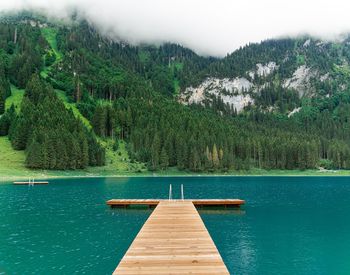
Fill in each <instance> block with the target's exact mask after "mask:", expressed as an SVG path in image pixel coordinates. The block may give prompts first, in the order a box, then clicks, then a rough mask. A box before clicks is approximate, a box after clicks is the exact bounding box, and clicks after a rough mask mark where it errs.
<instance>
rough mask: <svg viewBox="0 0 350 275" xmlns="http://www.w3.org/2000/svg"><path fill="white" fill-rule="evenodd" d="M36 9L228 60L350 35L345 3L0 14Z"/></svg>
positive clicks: (173, 4)
mask: <svg viewBox="0 0 350 275" xmlns="http://www.w3.org/2000/svg"><path fill="white" fill-rule="evenodd" d="M23 8H25V9H34V10H40V11H42V12H45V13H47V14H48V15H49V16H55V17H60V18H65V17H66V16H67V15H68V14H69V13H70V12H71V11H72V10H73V9H76V10H78V11H79V13H80V14H81V15H82V16H83V17H84V18H86V19H87V20H88V21H90V22H91V23H93V24H94V25H96V26H97V27H98V28H100V30H101V31H103V32H104V33H106V34H108V35H109V36H111V37H115V38H121V39H124V40H127V41H129V42H131V43H133V44H137V43H156V44H159V43H162V42H164V41H169V42H175V43H179V44H182V45H183V46H186V47H189V48H191V49H193V50H195V51H196V52H197V53H199V54H204V55H215V56H224V55H226V54H227V53H229V52H232V51H233V50H235V49H237V48H238V47H240V46H243V45H245V44H247V43H249V42H259V41H261V40H264V39H267V38H274V37H280V36H287V35H298V34H305V33H308V34H312V35H315V36H321V37H323V38H327V39H334V38H336V37H337V35H339V34H340V33H343V32H347V31H350V16H349V14H350V13H349V11H350V1H346V0H332V1H330V0H327V1H324V0H318V1H312V0H288V1H286V0H55V1H52V0H0V11H11V10H20V9H23Z"/></svg>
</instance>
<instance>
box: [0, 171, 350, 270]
mask: <svg viewBox="0 0 350 275" xmlns="http://www.w3.org/2000/svg"><path fill="white" fill-rule="evenodd" d="M169 183H172V185H173V190H174V198H179V197H180V184H181V183H183V184H184V188H185V196H186V197H187V198H241V199H245V200H246V202H247V204H246V205H245V206H244V207H242V208H241V210H239V211H237V210H203V211H200V215H201V217H202V219H203V220H204V223H205V225H206V227H207V228H208V231H209V233H210V234H211V236H212V238H213V239H214V242H215V244H216V245H217V247H218V249H219V251H220V253H221V255H222V257H223V260H224V261H225V263H226V265H227V267H228V268H229V270H230V272H231V274H252V275H253V274H254V275H264V274H266V275H274V274H308V275H310V274H327V275H329V274H336V275H342V274H346V275H348V274H350V178H348V177H185V178H182V177H174V178H157V177H149V178H99V179H64V180H63V179H62V180H50V184H49V185H43V186H34V187H28V186H14V185H12V184H10V183H8V184H1V185H0V274H111V272H112V271H113V270H114V269H115V267H116V266H117V265H118V262H119V261H120V259H121V258H122V256H123V255H124V253H125V252H126V250H127V248H128V247H129V245H130V244H131V242H132V240H133V239H134V237H135V236H136V234H137V232H138V231H139V230H140V228H141V226H142V225H143V223H144V222H145V220H146V219H147V218H148V216H149V215H150V213H151V211H150V210H147V209H127V210H125V209H113V210H112V209H109V208H108V207H107V206H106V205H105V201H106V200H108V199H111V198H167V195H168V188H169Z"/></svg>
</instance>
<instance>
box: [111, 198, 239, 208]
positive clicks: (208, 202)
mask: <svg viewBox="0 0 350 275" xmlns="http://www.w3.org/2000/svg"><path fill="white" fill-rule="evenodd" d="M161 201H168V200H159V199H112V200H109V201H107V202H106V203H107V205H110V206H129V205H149V206H156V205H158V203H159V202H161ZM174 201H177V202H181V201H182V200H174ZM184 201H186V202H192V203H193V204H194V205H196V206H240V205H242V204H244V203H245V201H244V200H240V199H204V200H203V199H202V200H200V199H198V200H191V199H188V200H184Z"/></svg>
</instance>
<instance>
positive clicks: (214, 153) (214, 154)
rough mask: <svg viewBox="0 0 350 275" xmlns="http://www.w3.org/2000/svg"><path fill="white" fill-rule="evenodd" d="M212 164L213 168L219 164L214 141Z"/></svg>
mask: <svg viewBox="0 0 350 275" xmlns="http://www.w3.org/2000/svg"><path fill="white" fill-rule="evenodd" d="M213 166H214V168H215V169H217V168H219V166H220V161H219V156H218V150H217V147H216V144H215V143H214V145H213Z"/></svg>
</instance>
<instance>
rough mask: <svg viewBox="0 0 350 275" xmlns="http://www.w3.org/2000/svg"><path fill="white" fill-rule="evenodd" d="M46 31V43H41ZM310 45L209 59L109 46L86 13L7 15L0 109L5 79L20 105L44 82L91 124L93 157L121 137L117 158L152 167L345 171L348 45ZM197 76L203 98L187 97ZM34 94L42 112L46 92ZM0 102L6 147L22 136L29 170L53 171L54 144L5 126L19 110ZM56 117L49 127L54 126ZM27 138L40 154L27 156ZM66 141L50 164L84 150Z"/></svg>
mask: <svg viewBox="0 0 350 275" xmlns="http://www.w3.org/2000/svg"><path fill="white" fill-rule="evenodd" d="M45 24H46V25H45ZM48 34H50V36H51V38H48ZM52 37H54V40H55V41H54V42H55V43H52V42H53V41H51V43H50V39H52ZM319 43H321V41H319V40H317V39H312V38H305V37H304V38H298V39H281V40H266V41H263V42H262V43H260V44H251V45H248V46H246V47H242V48H241V49H239V50H237V51H235V52H234V53H232V54H230V55H228V56H227V57H225V58H222V59H217V58H206V57H201V56H198V55H197V54H195V53H194V52H193V51H191V50H189V49H186V48H183V47H181V46H179V45H174V44H164V45H162V46H159V47H154V46H140V47H136V46H130V45H127V44H125V43H118V42H113V41H111V40H110V39H106V38H105V37H104V36H103V35H101V34H100V33H99V32H98V31H97V30H96V29H94V27H93V26H92V25H90V24H89V23H87V22H86V21H81V22H80V23H79V24H73V25H71V26H66V25H60V24H59V25H57V24H53V23H45V22H41V23H40V24H34V23H33V22H30V21H26V22H22V21H20V23H19V22H18V19H16V20H13V21H11V22H7V23H6V22H5V23H2V24H0V45H1V49H2V50H1V59H0V60H2V62H1V66H0V67H1V68H2V71H3V72H2V74H1V80H2V82H1V83H2V86H1V89H0V91H2V96H1V99H2V100H1V101H0V107H1V105H2V104H3V105H4V103H5V102H6V98H8V96H9V92H8V91H9V90H8V88H6V87H9V85H10V83H11V85H16V86H17V87H18V88H24V89H25V90H26V91H25V93H24V97H23V100H22V101H27V99H26V98H27V97H31V95H30V94H31V93H33V91H34V94H36V96H39V98H45V97H46V96H47V95H46V94H47V92H44V91H46V89H48V90H50V89H51V88H50V87H48V88H45V89H44V88H40V87H44V86H45V87H46V85H49V86H52V87H53V88H54V89H56V90H58V91H59V95H64V96H65V97H66V98H67V99H68V100H69V101H70V102H69V103H70V106H74V107H75V108H76V109H75V112H77V111H78V112H79V116H82V117H84V118H86V120H88V123H89V124H91V125H92V128H91V129H86V130H83V128H80V127H81V126H79V127H78V128H76V129H80V130H77V131H78V132H84V133H86V135H87V136H86V138H87V139H88V140H90V145H91V146H92V147H94V148H95V149H94V153H91V154H92V155H94V154H96V153H97V152H100V153H98V154H99V157H98V158H99V161H98V163H99V165H104V164H105V163H106V161H107V164H108V161H113V160H112V159H108V158H107V159H104V158H105V157H103V155H105V154H104V153H103V152H102V151H100V149H99V148H98V147H96V146H97V144H98V143H99V144H100V146H102V147H103V148H104V150H107V156H112V155H113V154H114V153H113V150H115V152H117V150H118V146H119V144H120V143H121V142H122V143H123V144H124V143H125V144H126V146H125V149H126V151H127V153H128V158H126V159H128V161H130V163H136V164H137V163H141V164H142V163H143V164H144V166H145V167H147V168H148V169H149V170H150V171H158V170H166V169H168V168H169V167H171V168H173V167H176V168H177V169H179V170H185V171H193V172H198V171H206V172H210V171H212V172H214V171H224V172H225V171H226V172H228V171H237V170H242V169H252V168H260V169H315V168H317V167H324V168H336V169H345V168H349V167H350V147H349V140H350V130H349V129H348V127H347V123H348V121H349V117H348V115H347V113H348V112H347V110H348V109H349V108H350V107H349V106H350V96H349V94H350V93H349V85H348V84H349V83H350V81H349V79H350V78H349V76H350V74H349V69H348V60H349V56H350V54H349V52H350V50H349V46H348V42H347V39H344V41H342V42H341V43H340V42H339V43H333V42H322V43H321V44H319ZM26 60H33V61H34V62H26ZM33 74H34V78H35V75H37V74H41V78H40V80H35V81H36V82H35V81H34V82H35V83H42V84H37V86H36V87H37V88H36V89H33V88H32V89H29V90H31V91H32V92H28V83H29V82H30V81H33ZM322 79H323V80H322ZM203 81H204V82H203ZM205 81H207V83H206V84H205V85H204V86H202V88H201V89H202V98H201V97H199V98H200V99H201V100H198V101H192V102H190V101H189V98H191V96H192V97H193V94H195V89H196V87H197V88H198V86H200V85H201V83H202V84H203V83H205ZM304 84H305V85H304ZM40 85H41V86H40ZM196 85H197V86H196ZM32 86H33V84H32ZM190 87H192V88H190ZM298 87H302V88H303V89H304V90H305V91H302V90H301V89H299V90H298ZM191 89H192V90H191ZM210 89H211V90H210ZM6 91H7V92H6ZM210 91H215V92H210ZM186 93H187V94H186ZM49 94H50V96H51V97H53V98H55V97H56V96H57V95H56V96H55V95H54V94H53V93H51V92H50V93H49ZM208 94H209V96H208ZM187 97H188V98H187ZM53 100H56V99H53ZM242 100H246V103H244V104H242ZM2 102H3V103H2ZM35 102H39V103H38V104H39V105H40V108H44V109H45V106H42V104H43V103H44V102H45V100H43V101H41V100H39V101H35ZM232 102H233V103H235V102H236V103H237V105H233V104H232ZM190 103H195V104H190ZM227 103H230V104H227ZM65 105H66V107H67V106H68V105H67V104H65ZM184 105H186V106H184ZM21 106H23V103H22V104H21ZM238 107H239V108H238ZM0 109H1V108H0ZM10 109H11V108H10ZM10 109H8V110H7V111H6V113H5V114H3V115H2V116H1V119H0V129H1V131H0V133H1V135H5V136H6V135H8V134H9V138H10V140H11V142H12V144H13V146H14V147H15V148H16V145H15V144H16V143H17V144H18V142H19V140H18V138H20V139H21V140H20V144H21V146H20V147H17V149H22V150H23V149H24V150H25V152H26V158H27V160H26V162H27V164H26V165H27V166H28V167H33V165H32V164H33V163H35V166H34V167H35V168H46V169H51V168H50V167H51V166H50V165H52V167H53V168H55V167H56V166H55V163H56V160H57V159H58V160H59V161H60V163H65V161H62V159H61V158H62V156H55V158H56V160H53V159H51V158H52V156H53V153H50V154H48V152H49V151H50V152H53V150H52V148H51V147H52V141H50V140H51V139H52V138H48V139H46V138H44V139H42V138H39V136H40V134H38V133H36V134H34V133H32V132H31V131H29V132H28V130H26V133H28V134H27V136H26V135H23V132H21V131H22V130H21V129H22V128H23V127H19V128H18V127H15V125H16V124H17V123H16V122H15V121H18V119H19V118H21V116H23V111H24V110H25V109H24V110H20V113H19V114H16V113H15V112H13V111H10ZM60 110H61V111H58V110H57V112H62V110H63V109H60ZM4 111H5V110H3V111H2V112H4ZM51 111H52V112H54V110H51ZM51 111H50V112H51ZM70 112H71V111H70ZM42 115H44V114H42ZM67 115H68V114H67ZM79 116H76V118H75V119H76V120H78V121H79V120H80V119H79ZM28 117H30V116H28V115H26V116H24V121H26V119H28ZM39 118H40V116H39ZM21 119H22V120H23V118H21ZM40 119H42V118H40ZM45 119H46V118H45ZM43 121H44V122H42V126H41V127H42V128H41V130H40V131H48V130H49V131H51V130H50V127H49V125H46V122H45V121H47V122H48V120H43ZM79 123H81V122H79ZM84 124H85V125H86V123H84ZM63 125H64V123H63V124H62V126H58V127H59V128H60V129H62V131H63V129H64V126H63ZM61 127H62V128H61ZM83 127H84V125H83ZM80 135H81V134H80ZM43 136H45V134H44V135H43ZM14 137H17V138H14ZM16 139H17V141H15V140H16ZM60 139H61V138H58V140H60ZM94 140H97V141H99V142H98V143H96V142H95V141H94ZM106 140H111V141H112V145H111V143H110V142H105V141H106ZM33 142H34V143H35V146H36V148H40V149H38V150H40V152H41V153H40V154H39V155H36V156H35V157H29V156H30V155H31V154H30V153H29V152H31V151H33V150H29V148H30V146H31V143H33ZM60 144H61V145H60V146H61V147H62V146H63V145H62V142H61V141H60ZM103 144H110V145H109V147H108V148H107V147H104V146H105V145H103ZM66 146H68V147H65V146H63V147H62V148H63V149H62V148H61V150H65V152H66V154H65V155H63V157H64V158H67V159H68V161H67V163H70V164H69V166H67V167H65V166H60V167H62V168H63V169H77V168H79V167H80V166H81V163H82V162H81V161H82V160H81V159H76V158H77V157H78V156H81V154H82V151H79V150H85V153H84V154H85V156H86V153H87V151H86V148H85V149H83V148H80V149H79V148H78V147H77V144H76V142H73V143H70V142H66ZM50 148H51V149H50ZM108 150H111V151H108ZM34 151H37V150H34ZM89 152H90V151H89ZM109 152H111V153H109ZM92 155H91V156H92ZM28 159H29V160H30V159H32V161H28ZM34 160H35V161H34ZM30 162H31V163H30ZM83 163H85V164H87V162H86V157H85V160H84V161H83ZM90 163H94V164H96V159H94V158H92V159H90ZM84 166H85V165H84ZM135 167H140V166H139V165H138V164H137V165H136V166H135ZM135 169H139V168H135Z"/></svg>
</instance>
